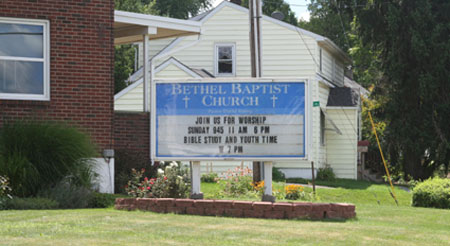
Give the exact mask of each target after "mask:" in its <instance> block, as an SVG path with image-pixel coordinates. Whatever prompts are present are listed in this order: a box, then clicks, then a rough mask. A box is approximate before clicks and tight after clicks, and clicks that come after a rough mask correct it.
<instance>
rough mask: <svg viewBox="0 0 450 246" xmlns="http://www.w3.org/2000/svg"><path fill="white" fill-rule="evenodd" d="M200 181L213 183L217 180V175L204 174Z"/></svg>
mask: <svg viewBox="0 0 450 246" xmlns="http://www.w3.org/2000/svg"><path fill="white" fill-rule="evenodd" d="M200 180H201V181H202V182H204V183H215V182H217V180H219V175H218V174H217V173H204V174H202V177H201V178H200Z"/></svg>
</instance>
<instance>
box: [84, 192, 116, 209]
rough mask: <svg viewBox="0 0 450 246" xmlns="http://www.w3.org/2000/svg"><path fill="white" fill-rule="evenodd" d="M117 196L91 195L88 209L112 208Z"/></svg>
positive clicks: (96, 193) (95, 193)
mask: <svg viewBox="0 0 450 246" xmlns="http://www.w3.org/2000/svg"><path fill="white" fill-rule="evenodd" d="M116 197H117V195H114V194H105V193H98V192H94V193H92V196H91V200H90V201H89V204H88V207H89V208H109V207H112V206H114V202H115V200H116Z"/></svg>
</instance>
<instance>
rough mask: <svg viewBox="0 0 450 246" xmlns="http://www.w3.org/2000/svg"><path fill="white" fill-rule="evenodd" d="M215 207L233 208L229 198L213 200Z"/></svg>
mask: <svg viewBox="0 0 450 246" xmlns="http://www.w3.org/2000/svg"><path fill="white" fill-rule="evenodd" d="M214 207H215V208H225V209H226V208H233V201H230V200H214Z"/></svg>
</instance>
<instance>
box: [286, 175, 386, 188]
mask: <svg viewBox="0 0 450 246" xmlns="http://www.w3.org/2000/svg"><path fill="white" fill-rule="evenodd" d="M286 183H297V184H312V181H311V180H308V179H302V178H288V179H286ZM374 184H379V183H373V182H369V181H363V180H353V179H336V180H334V181H323V180H316V185H321V186H329V187H335V188H345V189H358V190H365V189H367V188H369V187H370V186H371V185H374Z"/></svg>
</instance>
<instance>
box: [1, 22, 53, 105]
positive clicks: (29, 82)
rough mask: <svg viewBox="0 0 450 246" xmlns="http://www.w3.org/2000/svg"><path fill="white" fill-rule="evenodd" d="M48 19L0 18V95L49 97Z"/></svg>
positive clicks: (2, 96)
mask: <svg viewBox="0 0 450 246" xmlns="http://www.w3.org/2000/svg"><path fill="white" fill-rule="evenodd" d="M48 29H49V22H48V21H46V20H26V19H12V18H0V99H14V100H49V99H50V85H49V84H50V83H49V80H50V79H49V70H50V69H49V67H50V66H49V31H48Z"/></svg>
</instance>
